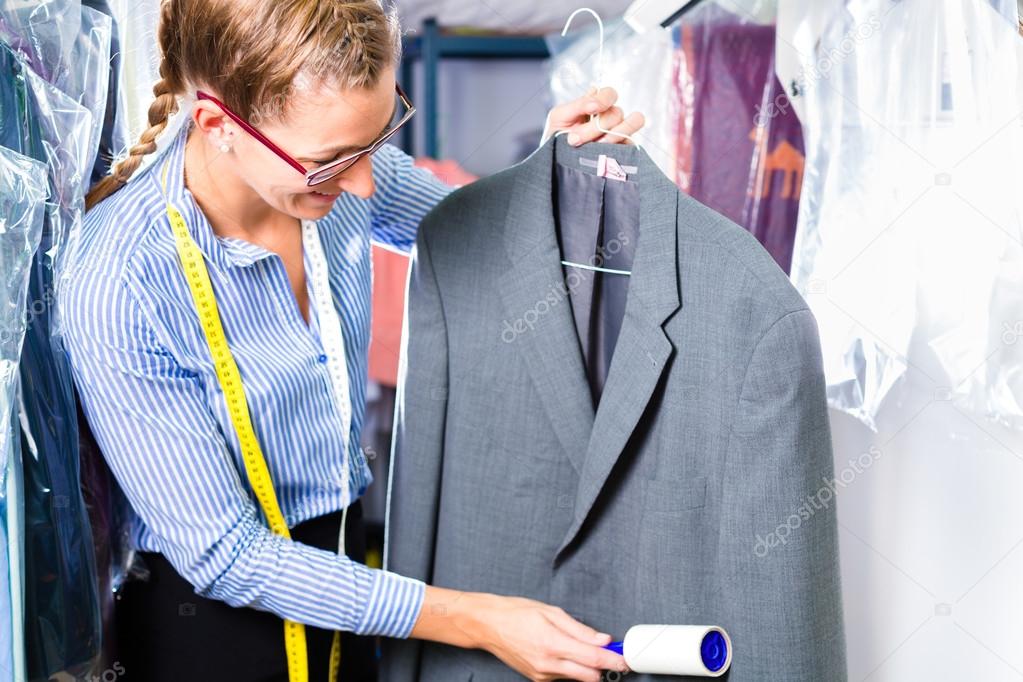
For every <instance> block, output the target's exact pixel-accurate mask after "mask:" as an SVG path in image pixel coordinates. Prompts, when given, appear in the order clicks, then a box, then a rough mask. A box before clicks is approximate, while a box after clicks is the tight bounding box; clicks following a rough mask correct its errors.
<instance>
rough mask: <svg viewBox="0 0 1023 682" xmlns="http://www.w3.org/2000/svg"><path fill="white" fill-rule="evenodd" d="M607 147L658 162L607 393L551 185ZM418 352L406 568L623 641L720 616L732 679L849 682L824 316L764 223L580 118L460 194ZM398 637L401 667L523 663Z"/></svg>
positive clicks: (409, 424)
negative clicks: (597, 386)
mask: <svg viewBox="0 0 1023 682" xmlns="http://www.w3.org/2000/svg"><path fill="white" fill-rule="evenodd" d="M600 154H606V155H609V156H613V157H615V158H616V159H617V160H618V162H619V164H621V165H623V166H635V167H636V168H637V171H636V173H635V174H634V175H632V176H630V179H633V178H634V179H635V183H636V185H637V189H638V194H639V201H638V204H639V219H638V224H639V227H638V235H639V236H638V241H637V243H636V251H635V257H634V259H633V262H632V267H631V272H632V274H631V275H630V277H629V282H628V296H627V302H626V308H625V315H624V318H623V321H622V324H621V331H620V333H619V335H618V339H617V343H616V347H615V349H614V354H613V358H612V361H611V366H610V370H609V372H608V375H607V382H606V384H605V385H604V387H603V391H602V392H601V395H600V402H599V405H598V406H597V407H596V408H594V406H593V402H592V400H591V389H590V386H589V383H588V381H587V375H586V365H585V363H584V358H583V353H582V352H581V349H580V344H579V339H578V334H577V332H576V324H575V321H574V318H573V311H572V307H571V303H570V302H574V299H572V298H571V297H570V295H569V294H568V292H567V291H566V282H565V272H564V269H563V267H562V265H561V262H560V261H561V256H562V252H561V249H560V248H559V244H558V235H557V228H556V225H555V221H556V219H557V211H556V209H555V206H554V197H553V192H552V186H554V182H555V175H556V170H555V168H556V166H557V164H564V165H565V166H567V167H569V168H580V167H582V165H581V159H584V158H591V159H592V158H594V157H597V156H598V155H600ZM609 184H610V181H609ZM562 191H563V189H562V188H559V192H558V200H559V201H560V202H562V203H564V202H563V197H562ZM609 215H610V214H609ZM620 222H621V221H619V223H620ZM609 224H610V223H607V225H609ZM607 225H605V227H607ZM404 362H405V366H406V373H405V377H404V383H403V385H402V386H401V387H400V389H399V390H400V393H399V404H398V407H397V410H396V414H397V416H398V418H397V422H396V432H395V434H394V435H395V439H396V442H395V447H394V451H393V452H394V456H393V460H392V468H391V484H390V485H391V495H390V509H389V515H388V525H387V529H388V530H387V533H388V536H387V542H386V547H385V555H386V562H385V567H386V568H387V569H388V570H395V571H398V572H400V573H402V574H404V575H410V576H413V577H416V578H419V579H422V580H425V581H428V582H430V583H431V584H436V585H443V586H445V587H450V588H454V589H463V590H473V591H485V592H495V593H498V594H510V595H519V596H523V597H527V598H532V599H537V600H540V601H543V602H546V603H549V604H553V605H556V606H560V607H562V608H564V609H565V610H567V611H568V612H569V613H571V614H572V615H573V616H575V617H576V618H578V619H579V620H581V621H582V622H584V623H587V624H589V625H590V626H592V627H594V628H596V629H597V630H598V631H600V632H608V633H612V634H613V635H616V636H621V635H623V634H624V633H625V632H626V630H627V629H628V628H629V627H631V626H633V625H635V624H637V623H713V624H716V625H720V626H722V627H723V628H725V630H727V632H728V633H729V635H730V636H731V640H732V643H733V648H734V658H733V662H732V666H731V670H730V672H729V673H728V675H729V678H728V679H729V680H731V682H762V681H763V680H772V681H775V682H796V681H802V680H828V681H829V682H840V681H842V680H845V679H846V668H845V655H844V654H845V648H844V647H845V644H844V637H843V625H842V607H841V598H840V592H839V581H838V571H839V565H838V554H837V527H836V526H837V524H836V515H835V508H834V504H833V503H831V502H832V501H833V491H832V490H831V489H830V488H826V487H824V485H823V482H825V481H828V480H830V478H831V475H832V453H831V438H830V428H829V423H828V418H827V404H826V401H825V395H824V377H823V372H822V369H821V364H820V348H819V345H818V341H817V333H816V326H815V323H814V320H813V315H811V314H810V312H809V310H808V309H807V307H806V303H805V302H804V301H803V300H802V298H800V296H799V295H798V294H797V293H796V291H795V289H794V288H793V287H792V285H791V284H790V283H789V281H788V278H787V277H786V276H785V275H784V273H782V271H781V270H780V269H779V268H778V266H777V265H776V264H775V262H774V261H773V259H772V258H771V257H770V256H769V255H768V254H767V253H766V252H765V251H764V249H763V248H762V247H761V246H760V245H759V244H758V243H757V241H756V240H755V239H754V238H753V237H752V236H751V235H750V234H749V233H748V232H747V231H745V230H743V229H742V228H741V227H739V226H737V225H735V224H734V223H732V222H730V221H728V220H727V219H725V218H723V217H722V216H720V215H719V214H716V213H714V212H713V211H710V210H709V209H707V208H706V207H705V206H702V205H700V204H699V203H697V202H696V201H694V200H692V199H691V198H689V197H687V196H685V195H684V194H682V193H681V192H680V191H679V190H678V188H677V187H676V186H675V185H674V184H673V183H672V182H671V180H669V179H668V178H666V177H665V176H664V175H663V174H662V173H660V172H659V171H658V170H657V168H656V166H655V165H654V163H653V162H652V161H651V159H650V158H649V157H648V156H647V155H646V154H645V153H644V152H642V151H641V150H639V149H637V148H635V147H634V146H628V145H610V144H588V145H583V146H582V147H579V148H574V147H571V146H570V145H568V144H567V142H566V139H565V137H564V136H558V137H554V138H553V139H552V140H550V141H548V142H547V143H546V144H545V145H543V146H542V147H541V148H540V149H538V150H537V151H536V152H534V153H533V154H532V155H531V156H530V157H529V158H528V159H526V160H525V161H523V162H522V163H520V164H518V165H516V166H514V167H512V168H510V169H508V170H505V171H503V172H501V173H499V174H497V175H494V176H491V177H489V178H485V179H483V180H480V181H478V182H476V183H473V184H472V185H469V186H468V187H464V188H462V189H460V190H458V191H457V192H455V193H454V194H453V195H452V196H450V197H448V198H447V199H446V200H445V201H444V202H442V203H441V204H440V205H439V206H438V207H437V208H436V209H435V210H434V211H433V212H431V213H430V214H429V215H428V216H427V217H426V218H425V219H424V221H423V224H422V226H421V227H420V232H419V238H418V241H417V244H416V250H415V252H414V257H413V265H412V274H411V276H410V292H409V304H408V330H407V341H406V356H405V358H404ZM822 491H823V492H822ZM825 495H827V497H826V500H825V502H826V503H824V504H819V505H818V506H815V507H814V508H813V509H812V513H811V515H810V516H811V517H812V518H809V519H808V520H806V521H802V522H801V524H800V526H799V528H798V530H794V529H793V530H792V532H791V533H790V534H788V535H785V537H784V542H781V540H780V538H779V536H780V535H784V532H785V531H784V530H783V531H781V532H780V533H778V532H776V529H777V528H778V527H779V526H780V527H782V528H784V524H785V523H786V522H787V521H788V520H789V519H790V518H791V515H792V514H793V513H799V508H800V506H801V505H804V506H807V507H809V505H810V504H811V503H810V502H809V500H811V499H813V500H814V503H813V504H817V499H818V496H820V497H825ZM797 518H801V517H797ZM758 535H759V536H760V537H761V538H765V539H764V541H763V542H761V543H758ZM761 545H762V546H761ZM807 642H812V643H813V646H806V644H807ZM384 646H385V650H384V654H383V657H382V659H381V665H382V667H383V676H382V680H383V681H384V682H413V681H415V680H453V681H463V680H469V679H476V680H487V682H512V681H513V680H518V679H520V677H519V675H518V674H517V673H515V672H514V671H513V670H511V669H509V668H507V667H506V666H505V665H504V664H503V663H501V662H500V661H499V660H497V659H496V658H494V657H493V656H491V655H490V654H488V653H486V652H484V651H463V650H457V649H454V648H452V647H448V646H444V645H440V644H434V643H422V642H418V641H400V642H399V641H387V642H385V644H384ZM779 651H783V652H784V655H779V653H778V652H779ZM632 677H633V676H632V675H630V678H632ZM635 679H636V680H637V682H640V681H643V682H647V681H649V682H653V681H654V679H655V678H653V677H650V676H645V675H638V674H637V675H635Z"/></svg>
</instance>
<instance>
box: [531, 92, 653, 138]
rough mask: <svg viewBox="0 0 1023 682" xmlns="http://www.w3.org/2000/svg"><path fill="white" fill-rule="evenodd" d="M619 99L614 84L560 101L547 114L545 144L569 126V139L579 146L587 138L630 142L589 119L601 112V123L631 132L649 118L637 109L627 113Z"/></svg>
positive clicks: (609, 128) (614, 129) (610, 128)
mask: <svg viewBox="0 0 1023 682" xmlns="http://www.w3.org/2000/svg"><path fill="white" fill-rule="evenodd" d="M617 101H618V93H617V92H615V89H614V88H601V89H600V90H596V89H594V88H591V89H590V91H589V92H588V93H586V94H585V95H583V96H582V97H580V98H579V99H577V100H575V101H573V102H566V103H565V104H559V105H558V106H556V107H554V108H553V109H551V112H550V113H549V114H547V123H546V124H545V125H544V130H543V140H542V142H541V143H540V144H543V143H544V142H546V141H547V140H548V139H550V137H551V135H553V134H554V133H556V132H558V131H561V130H567V131H569V132H568V143H569V144H570V145H573V146H576V145H580V144H585V143H587V142H622V143H626V144H627V143H629V142H630V140H628V139H626V138H624V137H621V136H620V135H610V134H607V133H603V132H601V131H600V130H599V129H598V128H597V121H596V120H593V121H591V120H590V115H591V114H600V116H599V121H600V127H601V128H603V129H604V130H610V131H612V132H614V133H624V134H626V135H632V134H634V133H635V132H636V131H637V130H639V129H640V128H642V127H643V124H644V123H645V122H646V121H645V119H644V118H643V114H641V113H639V112H638V111H634V112H633V113H631V114H629V115H628V116H626V115H625V112H623V111H622V110H621V108H620V107H616V106H615V102H617Z"/></svg>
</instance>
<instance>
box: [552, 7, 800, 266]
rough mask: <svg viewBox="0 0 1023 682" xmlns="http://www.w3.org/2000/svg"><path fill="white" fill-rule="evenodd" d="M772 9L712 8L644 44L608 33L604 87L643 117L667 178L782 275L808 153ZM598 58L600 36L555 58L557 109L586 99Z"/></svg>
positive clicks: (626, 32) (619, 30)
mask: <svg viewBox="0 0 1023 682" xmlns="http://www.w3.org/2000/svg"><path fill="white" fill-rule="evenodd" d="M776 11H777V6H776V4H775V3H773V2H766V1H757V0H745V1H744V2H734V1H733V2H725V1H722V2H714V1H707V2H704V3H701V4H700V5H699V6H697V7H696V8H694V9H693V10H691V11H690V12H687V13H686V14H684V15H683V16H682V17H681V19H680V20H679V21H678V22H676V24H675V25H673V26H672V27H670V30H664V31H661V30H653V31H648V32H646V33H645V34H642V35H637V34H635V33H633V32H632V30H631V29H630V28H629V27H628V26H627V25H625V24H624V23H618V22H616V23H612V24H609V25H608V28H607V30H606V36H605V46H604V65H603V68H602V70H601V71H602V80H601V85H610V86H613V87H614V88H615V89H617V90H618V92H619V95H620V102H621V106H622V108H623V109H625V110H626V111H633V110H638V111H641V112H642V113H643V114H644V115H645V117H646V125H645V127H644V129H643V130H642V131H641V132H640V135H639V139H640V140H641V142H642V143H643V144H644V145H645V147H644V148H645V150H646V151H647V153H648V154H649V155H650V157H651V158H652V159H653V160H654V161H655V162H656V163H657V165H658V166H659V167H660V168H661V170H663V171H664V172H665V174H666V175H667V176H668V177H670V178H672V179H673V180H674V181H675V182H676V184H677V185H678V186H679V187H680V188H681V189H682V190H683V191H685V192H686V193H688V194H689V195H691V196H692V197H693V198H694V199H696V200H698V201H700V202H701V203H703V204H706V205H707V206H709V207H710V208H712V209H714V210H716V211H718V212H719V213H722V214H724V215H726V216H728V217H729V218H731V219H732V220H733V221H735V222H736V223H738V224H740V225H742V226H743V227H745V228H746V229H747V230H749V231H750V232H752V233H753V234H754V235H755V236H756V237H757V238H758V239H759V240H760V242H761V243H762V244H763V245H764V247H765V248H766V249H767V250H768V251H769V252H770V253H771V255H772V256H773V257H774V259H775V260H776V261H777V262H778V264H779V266H780V267H782V269H784V270H786V271H787V270H788V267H789V263H790V261H791V257H792V244H793V241H794V238H795V230H796V221H797V216H798V206H799V197H800V188H801V185H802V175H803V163H804V154H803V135H802V129H801V127H800V122H799V119H798V117H797V116H796V114H795V112H794V110H793V109H792V106H791V105H790V103H789V101H788V97H787V95H786V94H785V91H784V89H783V88H782V87H781V84H780V83H779V82H778V80H777V78H776V77H775V75H774V55H775V29H774V26H773V24H772V23H765V20H767V21H768V22H770V21H771V20H772V19H773V17H774V15H775V13H776ZM580 21H583V19H582V18H580ZM558 41H559V39H557V38H551V39H549V42H550V43H551V44H552V45H554V46H557V45H558ZM597 54H598V49H597V33H596V31H588V32H587V34H586V35H585V37H583V38H579V39H578V40H576V42H575V43H573V44H572V46H571V47H570V48H568V49H566V50H564V51H563V52H561V53H560V54H557V56H556V57H555V58H554V59H553V61H552V80H551V82H552V91H553V94H554V98H555V101H567V100H569V99H574V98H575V97H577V96H578V93H579V92H582V91H585V89H586V87H587V85H588V84H589V83H590V82H591V81H592V79H593V74H594V73H595V69H596V68H597V64H596V61H597Z"/></svg>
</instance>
